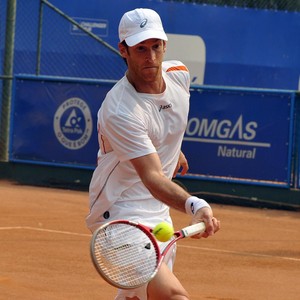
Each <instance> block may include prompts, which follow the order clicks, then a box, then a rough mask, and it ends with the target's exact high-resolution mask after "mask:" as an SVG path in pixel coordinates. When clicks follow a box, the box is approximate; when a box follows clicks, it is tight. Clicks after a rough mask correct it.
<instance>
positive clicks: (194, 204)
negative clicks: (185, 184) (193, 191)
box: [185, 196, 210, 216]
mask: <svg viewBox="0 0 300 300" xmlns="http://www.w3.org/2000/svg"><path fill="white" fill-rule="evenodd" d="M202 207H209V208H210V205H209V204H208V203H207V202H206V201H205V200H203V199H200V198H198V197H195V196H191V197H189V198H187V200H186V202H185V211H186V213H187V214H188V215H191V216H193V215H194V214H195V213H196V212H197V210H199V209H201V208H202Z"/></svg>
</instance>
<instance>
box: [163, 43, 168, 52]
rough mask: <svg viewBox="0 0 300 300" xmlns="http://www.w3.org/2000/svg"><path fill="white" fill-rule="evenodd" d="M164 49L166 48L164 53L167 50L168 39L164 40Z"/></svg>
mask: <svg viewBox="0 0 300 300" xmlns="http://www.w3.org/2000/svg"><path fill="white" fill-rule="evenodd" d="M163 43H164V44H163V50H164V53H165V52H166V50H167V42H166V41H163Z"/></svg>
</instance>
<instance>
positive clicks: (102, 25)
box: [70, 18, 108, 37]
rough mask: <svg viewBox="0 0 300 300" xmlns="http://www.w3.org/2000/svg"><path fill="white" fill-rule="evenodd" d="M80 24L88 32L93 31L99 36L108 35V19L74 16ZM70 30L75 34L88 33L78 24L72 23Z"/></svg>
mask: <svg viewBox="0 0 300 300" xmlns="http://www.w3.org/2000/svg"><path fill="white" fill-rule="evenodd" d="M73 19H74V21H76V22H77V23H78V24H79V25H81V26H82V27H83V28H84V29H86V30H87V31H88V32H91V33H93V34H95V35H97V36H99V37H106V36H107V35H108V21H107V20H102V19H87V18H73ZM70 32H71V34H75V35H86V33H85V32H84V31H83V30H81V29H80V28H79V27H78V26H76V25H74V24H71V23H70Z"/></svg>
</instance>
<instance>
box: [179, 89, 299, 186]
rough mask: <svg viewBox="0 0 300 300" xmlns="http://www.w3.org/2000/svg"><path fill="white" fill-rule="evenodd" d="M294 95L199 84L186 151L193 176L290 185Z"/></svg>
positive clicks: (282, 92) (189, 125)
mask: <svg viewBox="0 0 300 300" xmlns="http://www.w3.org/2000/svg"><path fill="white" fill-rule="evenodd" d="M293 106H294V93H292V92H284V91H278V92H276V91H267V90H242V89H222V88H205V87H202V88H196V89H194V90H192V91H191V107H190V115H189V121H188V126H187V129H186V133H185V137H184V142H183V151H184V153H185V155H186V157H187V158H188V160H189V165H190V169H189V173H190V174H189V175H191V176H201V177H203V178H208V179H209V178H212V179H220V180H222V179H225V180H239V181H241V180H242V181H245V182H248V183H251V182H253V183H254V182H255V183H257V182H263V183H265V184H278V185H285V186H289V182H290V166H291V152H292V146H293V145H292V131H293V130H292V129H293V123H294V121H293Z"/></svg>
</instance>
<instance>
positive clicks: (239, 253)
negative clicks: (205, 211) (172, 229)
mask: <svg viewBox="0 0 300 300" xmlns="http://www.w3.org/2000/svg"><path fill="white" fill-rule="evenodd" d="M16 229H27V230H35V231H43V232H51V233H58V234H66V235H75V236H84V237H91V236H92V235H91V234H87V233H77V232H71V231H62V230H53V229H46V228H39V227H30V226H15V227H0V230H16ZM177 245H178V244H177ZM178 247H179V248H189V249H196V250H202V251H211V252H219V253H228V254H236V255H244V256H245V255H246V256H254V257H266V258H276V259H283V260H290V261H297V262H300V258H293V257H286V256H276V255H268V254H260V253H251V252H241V251H233V250H222V249H215V248H204V247H196V246H185V245H178Z"/></svg>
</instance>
